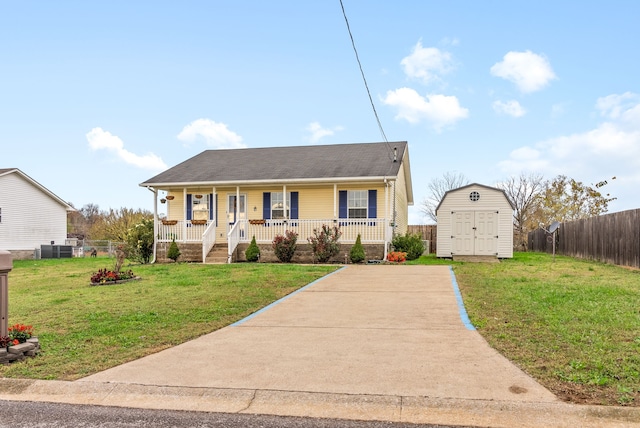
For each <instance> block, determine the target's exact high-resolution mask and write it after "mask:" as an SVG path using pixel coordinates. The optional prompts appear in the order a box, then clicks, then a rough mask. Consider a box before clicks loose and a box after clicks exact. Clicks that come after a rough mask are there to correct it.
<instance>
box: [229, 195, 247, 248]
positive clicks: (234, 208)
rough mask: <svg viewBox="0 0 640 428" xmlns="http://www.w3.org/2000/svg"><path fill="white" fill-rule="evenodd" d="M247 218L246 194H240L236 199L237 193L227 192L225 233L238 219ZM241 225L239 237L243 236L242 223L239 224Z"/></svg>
mask: <svg viewBox="0 0 640 428" xmlns="http://www.w3.org/2000/svg"><path fill="white" fill-rule="evenodd" d="M246 218H247V195H245V194H241V195H240V199H239V200H238V195H236V194H229V196H228V197H227V233H229V231H230V230H231V228H232V227H233V225H234V224H236V222H237V221H238V220H246ZM240 226H241V227H242V229H241V230H240V237H241V238H244V223H242V224H241V225H239V227H240Z"/></svg>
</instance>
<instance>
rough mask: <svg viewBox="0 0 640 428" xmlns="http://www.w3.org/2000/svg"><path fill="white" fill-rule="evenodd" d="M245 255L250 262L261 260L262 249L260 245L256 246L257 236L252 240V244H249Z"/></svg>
mask: <svg viewBox="0 0 640 428" xmlns="http://www.w3.org/2000/svg"><path fill="white" fill-rule="evenodd" d="M244 255H245V257H246V258H247V261H248V262H257V261H258V259H259V258H260V248H259V247H258V244H256V237H255V236H254V237H253V238H252V239H251V244H249V246H248V247H247V249H246V250H245V252H244Z"/></svg>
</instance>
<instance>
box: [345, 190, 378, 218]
mask: <svg viewBox="0 0 640 428" xmlns="http://www.w3.org/2000/svg"><path fill="white" fill-rule="evenodd" d="M338 197H339V200H338V202H339V207H338V216H339V217H340V218H377V216H378V213H377V197H378V191H377V190H340V191H339V192H338Z"/></svg>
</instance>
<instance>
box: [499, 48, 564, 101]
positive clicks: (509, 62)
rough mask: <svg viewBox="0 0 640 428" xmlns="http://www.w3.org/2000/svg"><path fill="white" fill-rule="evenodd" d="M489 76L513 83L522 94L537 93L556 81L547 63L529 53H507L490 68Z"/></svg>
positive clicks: (542, 58) (544, 59) (545, 60)
mask: <svg viewBox="0 0 640 428" xmlns="http://www.w3.org/2000/svg"><path fill="white" fill-rule="evenodd" d="M491 74H492V75H494V76H497V77H501V78H503V79H506V80H509V81H510V82H513V83H515V84H516V86H517V87H518V89H519V90H520V91H521V92H524V93H530V92H536V91H539V90H540V89H542V88H544V87H545V86H547V85H548V84H549V82H550V81H551V80H553V79H556V75H555V73H554V72H553V69H552V68H551V64H549V61H547V59H546V58H544V57H542V56H540V55H538V54H535V53H533V52H531V51H525V52H514V51H512V52H508V53H507V54H506V55H505V56H504V58H503V60H502V62H498V63H496V64H494V65H493V66H492V67H491Z"/></svg>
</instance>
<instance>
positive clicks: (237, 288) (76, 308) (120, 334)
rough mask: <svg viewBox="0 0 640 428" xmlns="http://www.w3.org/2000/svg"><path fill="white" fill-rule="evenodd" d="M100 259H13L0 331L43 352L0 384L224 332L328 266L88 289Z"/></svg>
mask: <svg viewBox="0 0 640 428" xmlns="http://www.w3.org/2000/svg"><path fill="white" fill-rule="evenodd" d="M113 265H114V260H113V259H109V258H97V259H92V258H84V259H82V258H74V259H59V260H31V261H15V262H14V269H13V270H12V271H11V272H10V273H9V325H12V324H16V323H23V324H31V325H33V327H34V330H35V335H36V336H38V338H39V340H40V342H41V344H42V349H43V352H42V353H41V354H40V355H39V356H38V357H37V358H33V359H28V360H27V361H25V362H21V363H18V364H15V363H14V364H11V365H8V366H0V376H3V377H23V378H36V379H63V380H73V379H78V378H80V377H84V376H87V375H89V374H92V373H96V372H98V371H101V370H104V369H106V368H109V367H113V366H116V365H119V364H122V363H124V362H127V361H131V360H134V359H136V358H140V357H142V356H144V355H148V354H151V353H154V352H157V351H160V350H162V349H165V348H168V347H171V346H174V345H177V344H179V343H182V342H185V341H187V340H190V339H193V338H195V337H198V336H201V335H203V334H205V333H209V332H212V331H214V330H217V329H219V328H221V327H224V326H226V325H229V324H231V323H233V322H235V321H237V320H240V319H242V318H244V317H245V316H247V315H249V314H251V313H253V312H255V311H257V310H258V309H260V308H262V307H264V306H266V305H268V304H269V303H271V302H273V301H275V300H277V299H279V298H281V297H283V296H285V295H287V294H289V293H291V292H292V291H295V290H296V289H298V288H300V287H302V286H304V285H306V284H308V283H310V282H312V281H314V280H316V279H318V278H320V277H322V276H324V275H325V274H327V273H329V272H332V271H335V270H336V269H337V266H329V265H324V266H298V265H282V264H233V265H202V264H187V263H180V264H164V265H145V266H125V267H124V268H123V270H125V269H129V268H131V269H132V270H133V272H134V273H135V274H136V275H138V276H140V277H142V280H140V281H134V282H128V283H124V284H117V285H108V286H90V285H89V278H90V276H91V274H92V273H93V272H95V271H97V270H98V269H99V268H103V267H106V268H109V269H112V268H113Z"/></svg>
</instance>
